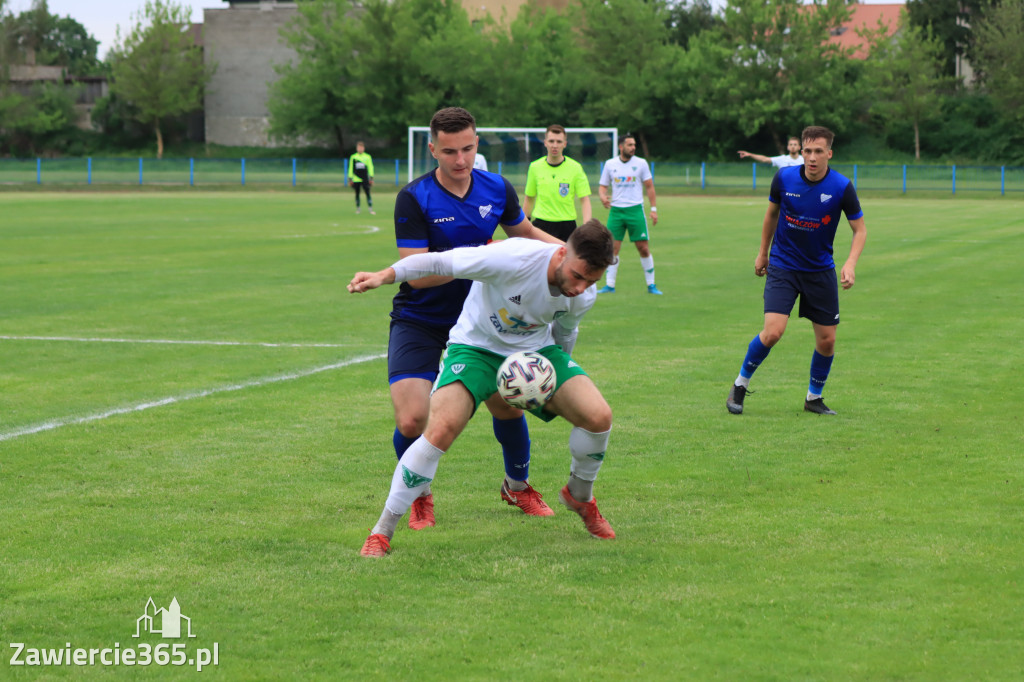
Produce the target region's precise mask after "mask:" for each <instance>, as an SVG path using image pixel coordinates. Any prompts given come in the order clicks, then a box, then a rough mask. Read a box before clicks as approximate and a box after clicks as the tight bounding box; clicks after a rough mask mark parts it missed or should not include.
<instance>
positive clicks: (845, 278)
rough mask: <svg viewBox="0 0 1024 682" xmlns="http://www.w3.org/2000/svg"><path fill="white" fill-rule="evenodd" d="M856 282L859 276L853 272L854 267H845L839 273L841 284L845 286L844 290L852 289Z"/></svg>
mask: <svg viewBox="0 0 1024 682" xmlns="http://www.w3.org/2000/svg"><path fill="white" fill-rule="evenodd" d="M856 280H857V275H856V273H855V272H854V271H853V266H851V265H844V266H843V269H842V270H841V271H840V272H839V283H840V284H842V285H843V289H849V288H850V287H852V286H853V283H854V282H855V281H856Z"/></svg>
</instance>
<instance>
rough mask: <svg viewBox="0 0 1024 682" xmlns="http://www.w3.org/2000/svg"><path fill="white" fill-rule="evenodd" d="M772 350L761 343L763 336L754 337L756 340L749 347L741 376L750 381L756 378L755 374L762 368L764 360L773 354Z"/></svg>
mask: <svg viewBox="0 0 1024 682" xmlns="http://www.w3.org/2000/svg"><path fill="white" fill-rule="evenodd" d="M771 352H772V349H771V348H769V347H768V346H766V345H764V344H763V343H761V335H760V334H757V335H755V336H754V340H753V341H751V342H750V345H749V346H747V357H745V358H743V366H742V367H740V376H741V377H743V378H745V379H749V378H750V377H752V376H754V372H755V371H756V370H757V368H758V367H760V365H761V363H762V362H764V359H765V358H766V357H768V353H771Z"/></svg>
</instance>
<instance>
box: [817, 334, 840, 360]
mask: <svg viewBox="0 0 1024 682" xmlns="http://www.w3.org/2000/svg"><path fill="white" fill-rule="evenodd" d="M815 348H816V349H817V351H818V352H819V353H820V354H822V355H826V356H830V355H833V354H834V353H835V351H836V340H835V339H834V338H833V339H818V342H817V343H816V344H815Z"/></svg>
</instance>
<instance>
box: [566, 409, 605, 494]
mask: <svg viewBox="0 0 1024 682" xmlns="http://www.w3.org/2000/svg"><path fill="white" fill-rule="evenodd" d="M610 434H611V429H609V430H607V431H605V432H603V433H594V432H592V431H587V430H586V429H581V428H580V427H578V426H574V427H573V429H572V431H570V432H569V452H570V453H572V464H571V465H570V467H569V493H570V494H571V495H572V496H573V497H574V498H575V499H577V500H579V501H580V502H590V500H592V499H593V498H594V494H593V490H594V481H595V480H597V472H599V471H600V470H601V464H602V463H603V462H604V453H605V450H607V449H608V437H609V435H610Z"/></svg>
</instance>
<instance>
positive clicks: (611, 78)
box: [580, 0, 683, 156]
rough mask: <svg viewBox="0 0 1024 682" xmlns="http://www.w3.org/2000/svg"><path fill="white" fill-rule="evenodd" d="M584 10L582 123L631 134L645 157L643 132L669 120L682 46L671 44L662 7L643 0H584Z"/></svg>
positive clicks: (663, 7) (646, 151)
mask: <svg viewBox="0 0 1024 682" xmlns="http://www.w3.org/2000/svg"><path fill="white" fill-rule="evenodd" d="M582 8H583V20H582V22H581V24H580V25H581V29H580V33H581V36H580V42H581V44H582V46H583V57H584V59H583V63H584V64H585V65H586V67H585V68H586V72H585V73H586V80H585V82H586V84H587V99H586V102H585V104H584V107H583V115H584V117H585V120H584V121H583V122H584V124H586V125H601V126H615V127H617V128H619V129H620V130H622V131H623V132H626V131H631V132H633V133H634V134H635V135H636V137H637V143H638V145H639V146H640V149H641V153H642V154H643V155H644V156H649V154H650V148H649V145H648V139H647V135H646V133H645V130H657V129H658V128H659V125H660V124H662V123H665V119H667V118H671V115H672V113H673V112H672V109H673V107H672V100H671V98H672V92H673V89H674V88H675V87H676V82H675V80H674V79H673V78H672V76H671V72H672V68H673V65H674V64H676V63H677V62H678V61H679V60H681V59H682V58H683V48H682V47H680V46H679V45H676V44H673V43H670V42H669V29H668V12H667V10H666V7H665V6H664V5H663V4H662V3H661V2H647V1H646V0H617V1H616V2H605V1H604V0H583V3H582ZM623 36H628V38H627V39H625V40H624V39H623Z"/></svg>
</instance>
